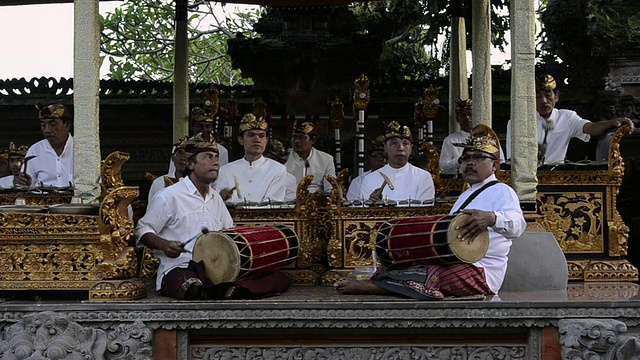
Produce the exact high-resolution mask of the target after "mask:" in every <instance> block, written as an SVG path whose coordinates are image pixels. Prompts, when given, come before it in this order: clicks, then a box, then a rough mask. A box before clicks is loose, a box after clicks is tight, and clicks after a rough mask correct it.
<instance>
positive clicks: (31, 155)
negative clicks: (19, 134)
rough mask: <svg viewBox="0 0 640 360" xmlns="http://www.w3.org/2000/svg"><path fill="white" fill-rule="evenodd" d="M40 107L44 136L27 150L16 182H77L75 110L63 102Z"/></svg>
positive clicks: (45, 183)
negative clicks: (74, 165) (74, 164)
mask: <svg viewBox="0 0 640 360" xmlns="http://www.w3.org/2000/svg"><path fill="white" fill-rule="evenodd" d="M36 107H37V109H38V115H39V118H40V130H42V135H44V140H40V141H38V142H37V143H35V144H33V145H31V147H30V148H29V151H27V154H26V156H25V159H26V160H25V162H24V164H23V169H22V171H21V172H20V173H19V175H18V177H17V179H16V185H20V186H32V185H33V186H38V185H40V184H43V185H51V186H69V184H73V136H71V133H70V131H71V126H72V123H73V118H72V115H71V112H70V111H69V109H68V108H67V107H66V106H65V105H62V104H52V105H47V106H40V105H36ZM25 168H26V169H25Z"/></svg>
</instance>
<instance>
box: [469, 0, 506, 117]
mask: <svg viewBox="0 0 640 360" xmlns="http://www.w3.org/2000/svg"><path fill="white" fill-rule="evenodd" d="M471 27H472V30H471V34H472V36H473V41H472V43H473V48H472V52H473V83H472V84H473V124H474V125H477V124H485V125H487V126H491V93H492V90H491V2H490V1H489V0H474V1H473V8H472V22H471ZM512 29H513V26H512Z"/></svg>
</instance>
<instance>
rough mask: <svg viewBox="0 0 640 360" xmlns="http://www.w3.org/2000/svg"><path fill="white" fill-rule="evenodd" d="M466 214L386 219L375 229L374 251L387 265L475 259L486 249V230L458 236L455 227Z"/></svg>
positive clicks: (460, 261)
mask: <svg viewBox="0 0 640 360" xmlns="http://www.w3.org/2000/svg"><path fill="white" fill-rule="evenodd" d="M468 216H469V215H467V214H458V215H436V216H429V217H416V218H402V219H401V218H399V219H391V220H388V221H386V222H385V223H384V224H382V225H381V226H380V228H379V229H378V234H377V236H376V253H377V255H378V258H379V259H380V262H381V263H382V264H383V265H384V266H386V267H390V268H391V267H393V268H402V267H409V266H413V265H434V264H439V265H442V264H457V263H474V262H476V261H478V260H480V259H482V258H483V257H484V256H485V254H486V253H487V250H488V249H489V231H488V230H485V231H483V232H482V233H480V235H478V236H476V237H475V238H474V239H473V241H470V239H464V240H462V239H458V230H456V227H458V225H459V224H460V223H461V222H462V221H463V220H464V219H465V218H467V217H468Z"/></svg>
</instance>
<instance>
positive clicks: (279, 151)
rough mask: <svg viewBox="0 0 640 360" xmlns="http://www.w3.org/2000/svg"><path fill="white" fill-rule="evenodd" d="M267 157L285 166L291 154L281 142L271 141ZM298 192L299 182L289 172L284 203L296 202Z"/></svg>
mask: <svg viewBox="0 0 640 360" xmlns="http://www.w3.org/2000/svg"><path fill="white" fill-rule="evenodd" d="M265 156H266V157H268V158H269V159H272V160H275V161H277V162H279V163H280V164H283V165H284V164H285V163H286V162H287V158H288V157H289V152H288V151H287V149H285V147H284V144H283V143H282V142H281V141H280V140H276V139H271V140H270V141H269V145H268V146H267V152H266V153H265ZM297 191H298V182H297V181H296V177H295V176H293V174H292V173H290V172H288V171H287V190H286V191H285V195H284V201H286V202H291V201H296V192H297Z"/></svg>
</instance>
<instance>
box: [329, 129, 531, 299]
mask: <svg viewBox="0 0 640 360" xmlns="http://www.w3.org/2000/svg"><path fill="white" fill-rule="evenodd" d="M491 134H492V131H491V129H489V128H488V127H486V126H484V125H478V126H477V127H476V128H475V129H474V131H473V132H472V134H471V136H470V137H469V139H468V141H467V143H465V144H459V146H462V147H463V148H464V150H463V153H462V156H461V157H460V159H459V161H460V172H461V173H462V176H463V178H464V180H465V181H466V182H467V183H468V184H469V185H470V189H468V190H467V191H465V192H464V193H462V194H461V195H460V197H459V198H458V200H457V201H456V203H455V204H454V206H453V208H452V211H451V214H453V213H456V212H460V213H463V214H467V215H468V218H467V219H466V220H464V221H462V222H461V223H460V225H459V227H458V228H457V229H456V230H457V231H458V236H457V238H458V239H460V241H469V242H471V241H473V240H474V239H475V238H476V236H478V235H479V234H481V233H482V232H483V231H485V230H486V229H488V231H489V238H490V242H489V248H488V250H487V253H486V255H485V256H484V257H483V258H482V259H480V260H479V261H478V262H476V263H473V264H468V263H460V264H451V265H417V266H412V267H408V268H403V269H381V270H380V271H378V272H377V273H375V274H374V275H373V276H372V278H371V279H370V280H342V281H338V282H336V283H335V288H336V290H337V291H338V292H341V293H345V294H387V293H398V294H402V295H405V296H409V297H412V298H415V299H418V300H430V299H441V298H443V297H444V296H473V295H489V294H496V293H498V290H500V287H501V286H502V282H503V280H504V276H505V273H506V270H507V255H508V253H509V249H510V247H511V241H512V239H514V238H516V237H518V236H520V235H521V234H522V233H523V232H524V230H525V227H526V223H525V220H524V217H523V215H522V210H521V209H520V202H519V200H518V197H517V196H516V194H515V192H514V191H513V190H512V189H511V188H510V187H509V186H507V185H505V184H503V183H500V182H499V181H498V180H497V179H496V177H495V171H496V170H497V168H498V166H499V162H500V160H499V156H500V152H499V151H500V147H499V145H498V144H499V143H498V142H497V138H496V137H495V136H491Z"/></svg>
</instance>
